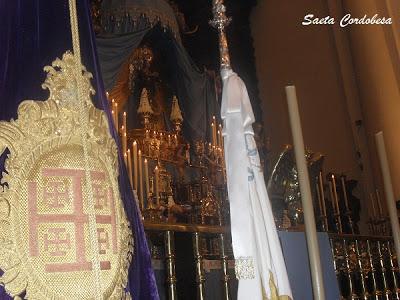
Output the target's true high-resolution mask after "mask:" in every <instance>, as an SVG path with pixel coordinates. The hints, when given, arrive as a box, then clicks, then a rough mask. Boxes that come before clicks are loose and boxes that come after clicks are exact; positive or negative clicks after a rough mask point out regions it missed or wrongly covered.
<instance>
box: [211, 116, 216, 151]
mask: <svg viewBox="0 0 400 300" xmlns="http://www.w3.org/2000/svg"><path fill="white" fill-rule="evenodd" d="M211 132H212V145H213V146H216V145H217V122H216V121H215V116H213V121H212V123H211Z"/></svg>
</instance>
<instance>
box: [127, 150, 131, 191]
mask: <svg viewBox="0 0 400 300" xmlns="http://www.w3.org/2000/svg"><path fill="white" fill-rule="evenodd" d="M126 155H127V156H128V173H129V182H130V183H131V187H132V186H133V178H132V155H131V149H128V151H127V152H126Z"/></svg>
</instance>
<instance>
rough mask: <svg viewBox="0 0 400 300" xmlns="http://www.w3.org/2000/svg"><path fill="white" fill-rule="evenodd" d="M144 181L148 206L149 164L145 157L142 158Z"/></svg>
mask: <svg viewBox="0 0 400 300" xmlns="http://www.w3.org/2000/svg"><path fill="white" fill-rule="evenodd" d="M144 182H145V185H146V199H147V207H148V206H149V202H150V201H151V199H150V197H149V195H150V186H149V166H148V162H147V158H145V159H144Z"/></svg>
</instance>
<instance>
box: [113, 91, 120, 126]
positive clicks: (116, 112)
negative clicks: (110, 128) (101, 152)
mask: <svg viewBox="0 0 400 300" xmlns="http://www.w3.org/2000/svg"><path fill="white" fill-rule="evenodd" d="M113 100H114V99H113ZM114 111H115V128H117V130H118V127H119V124H118V123H119V122H118V119H119V116H118V103H117V102H115V101H114Z"/></svg>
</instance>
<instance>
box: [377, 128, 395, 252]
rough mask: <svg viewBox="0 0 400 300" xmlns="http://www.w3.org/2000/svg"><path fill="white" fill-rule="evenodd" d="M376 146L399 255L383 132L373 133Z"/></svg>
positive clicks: (393, 199) (392, 194) (392, 195)
mask: <svg viewBox="0 0 400 300" xmlns="http://www.w3.org/2000/svg"><path fill="white" fill-rule="evenodd" d="M375 142H376V148H377V151H378V156H379V162H380V165H381V171H382V177H383V183H384V188H385V195H386V205H387V209H388V212H389V217H390V224H391V226H392V235H393V241H394V246H395V248H396V254H397V257H400V227H399V216H398V215H397V208H396V202H395V201H396V200H395V198H394V193H393V186H392V179H391V176H390V169H389V163H388V159H387V154H386V148H385V141H384V138H383V132H382V131H381V132H378V133H377V134H375Z"/></svg>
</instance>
